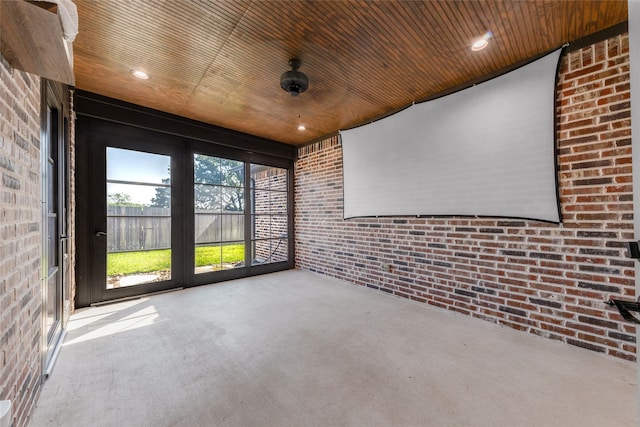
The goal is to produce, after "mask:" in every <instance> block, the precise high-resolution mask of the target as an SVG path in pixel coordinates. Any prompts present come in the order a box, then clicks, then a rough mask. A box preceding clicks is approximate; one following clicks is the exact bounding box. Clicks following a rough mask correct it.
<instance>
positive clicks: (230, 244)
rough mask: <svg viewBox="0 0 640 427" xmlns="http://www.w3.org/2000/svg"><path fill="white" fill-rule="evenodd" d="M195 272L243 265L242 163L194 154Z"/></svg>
mask: <svg viewBox="0 0 640 427" xmlns="http://www.w3.org/2000/svg"><path fill="white" fill-rule="evenodd" d="M193 166H194V168H193V182H194V187H193V196H194V197H193V199H194V214H195V217H194V231H195V241H194V244H195V253H194V255H195V265H194V272H195V274H201V273H208V272H212V271H220V270H229V269H234V268H239V267H243V266H244V248H245V245H244V222H245V213H244V197H245V196H244V195H245V192H244V163H243V162H240V161H236V160H229V159H224V158H219V157H213V156H207V155H204V154H194V156H193Z"/></svg>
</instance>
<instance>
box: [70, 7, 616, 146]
mask: <svg viewBox="0 0 640 427" xmlns="http://www.w3.org/2000/svg"><path fill="white" fill-rule="evenodd" d="M76 4H77V6H78V13H79V20H80V33H79V34H78V36H77V38H76V41H75V43H74V54H75V64H74V71H75V75H76V86H77V87H78V88H79V89H83V90H86V91H90V92H95V93H98V94H101V95H105V96H109V97H113V98H116V99H120V100H124V101H127V102H132V103H135V104H139V105H142V106H145V107H150V108H154V109H157V110H161V111H165V112H168V113H173V114H177V115H180V116H184V117H188V118H192V119H196V120H200V121H203V122H207V123H211V124H215V125H218V126H222V127H225V128H230V129H234V130H238V131H241V132H245V133H248V134H252V135H257V136H261V137H265V138H270V139H273V140H276V141H281V142H285V143H289V144H294V145H299V144H304V143H307V142H310V141H314V140H317V139H318V138H321V137H323V136H326V135H330V134H333V133H335V132H336V131H338V130H340V129H346V128H349V127H353V126H355V125H359V124H362V123H366V122H368V121H371V120H373V119H375V118H378V117H380V116H383V115H385V114H388V113H389V112H391V111H394V110H397V109H399V108H401V107H404V106H406V105H408V104H411V103H412V102H414V101H419V100H423V99H425V98H429V97H432V96H434V95H435V94H438V93H442V92H443V91H447V90H450V89H451V88H454V87H459V86H460V85H463V84H465V83H468V82H471V81H476V80H477V79H481V78H483V76H488V75H491V74H492V73H495V72H497V71H499V70H503V69H505V68H508V67H510V66H513V65H514V64H517V63H520V62H521V61H524V60H527V59H530V58H532V57H535V56H538V55H540V54H542V53H545V52H547V51H550V50H553V49H556V48H559V47H561V46H562V45H563V44H564V43H567V42H572V41H575V40H578V39H580V38H583V37H585V36H588V35H590V34H593V33H596V32H598V31H601V30H603V29H607V28H609V27H612V26H614V25H616V24H619V23H621V22H624V21H626V20H627V1H626V0H619V1H611V0H607V1H579V0H548V1H547V0H545V1H533V0H530V1H507V0H481V1H433V0H425V1H391V0H386V1H356V0H339V1H313V0H289V1H263V0H255V1H249V0H224V1H198V0H189V1H155V0H127V1H94V0H76ZM488 31H490V32H491V33H492V37H491V39H490V40H489V42H490V43H489V46H488V47H487V48H486V49H484V50H482V51H480V52H473V51H471V49H470V46H471V44H472V42H473V41H474V39H476V38H478V37H481V36H482V35H484V34H485V33H487V32H488ZM293 57H297V58H300V59H301V60H302V67H301V68H300V71H302V72H304V73H305V74H307V76H308V77H309V89H308V91H307V92H305V93H303V94H302V95H300V96H299V97H292V96H290V95H289V94H287V93H286V92H285V91H283V90H282V89H281V88H280V75H281V74H282V73H283V72H285V71H288V70H289V66H288V61H289V59H290V58H293ZM134 69H141V70H144V71H146V72H147V73H149V74H150V75H151V78H150V79H149V80H137V79H135V78H134V77H133V76H132V75H131V73H130V71H131V70H134ZM299 124H304V125H305V126H306V130H304V131H299V130H298V129H297V128H298V125H299Z"/></svg>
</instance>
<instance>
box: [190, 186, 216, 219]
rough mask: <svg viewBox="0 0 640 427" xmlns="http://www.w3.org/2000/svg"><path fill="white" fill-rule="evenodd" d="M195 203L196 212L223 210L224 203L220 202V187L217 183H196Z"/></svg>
mask: <svg viewBox="0 0 640 427" xmlns="http://www.w3.org/2000/svg"><path fill="white" fill-rule="evenodd" d="M194 203H195V209H196V213H197V212H208V213H219V212H220V211H221V210H222V203H221V202H220V187H218V186H215V185H206V184H196V185H195V187H194Z"/></svg>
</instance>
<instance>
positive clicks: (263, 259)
mask: <svg viewBox="0 0 640 427" xmlns="http://www.w3.org/2000/svg"><path fill="white" fill-rule="evenodd" d="M251 250H252V254H253V257H252V258H253V259H252V261H251V264H252V265H260V264H270V263H273V262H282V261H287V259H288V241H287V239H277V240H274V239H268V240H256V241H254V242H252V248H251Z"/></svg>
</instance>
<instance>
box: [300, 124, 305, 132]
mask: <svg viewBox="0 0 640 427" xmlns="http://www.w3.org/2000/svg"><path fill="white" fill-rule="evenodd" d="M298 130H299V131H300V132H302V131H303V130H307V127H306V126H305V125H298Z"/></svg>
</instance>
